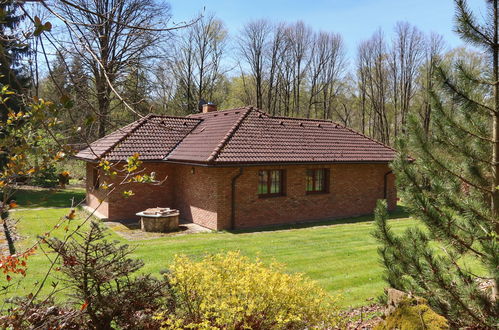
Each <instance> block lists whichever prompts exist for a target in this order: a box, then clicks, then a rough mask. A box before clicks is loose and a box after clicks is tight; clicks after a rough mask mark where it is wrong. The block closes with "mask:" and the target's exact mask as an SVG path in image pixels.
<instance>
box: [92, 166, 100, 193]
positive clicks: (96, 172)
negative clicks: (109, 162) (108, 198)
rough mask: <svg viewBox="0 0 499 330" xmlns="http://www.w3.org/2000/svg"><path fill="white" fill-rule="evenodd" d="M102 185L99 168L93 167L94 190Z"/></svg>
mask: <svg viewBox="0 0 499 330" xmlns="http://www.w3.org/2000/svg"><path fill="white" fill-rule="evenodd" d="M99 186H100V178H99V169H98V168H97V167H94V168H93V169H92V187H93V188H94V190H98V189H99Z"/></svg>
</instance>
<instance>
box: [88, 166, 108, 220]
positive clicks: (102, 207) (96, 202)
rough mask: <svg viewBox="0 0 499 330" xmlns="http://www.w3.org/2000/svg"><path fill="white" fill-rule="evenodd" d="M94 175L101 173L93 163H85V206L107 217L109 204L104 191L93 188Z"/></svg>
mask: <svg viewBox="0 0 499 330" xmlns="http://www.w3.org/2000/svg"><path fill="white" fill-rule="evenodd" d="M96 175H97V176H98V177H100V176H101V175H102V173H101V172H100V171H98V169H97V167H96V166H95V164H93V163H87V181H86V190H87V195H86V203H87V206H89V207H91V208H92V209H94V210H96V212H97V213H99V215H100V216H102V217H105V218H107V217H108V216H109V205H108V201H107V198H106V194H105V192H104V191H102V190H99V189H94V186H93V185H94V182H95V181H94V180H95V179H96Z"/></svg>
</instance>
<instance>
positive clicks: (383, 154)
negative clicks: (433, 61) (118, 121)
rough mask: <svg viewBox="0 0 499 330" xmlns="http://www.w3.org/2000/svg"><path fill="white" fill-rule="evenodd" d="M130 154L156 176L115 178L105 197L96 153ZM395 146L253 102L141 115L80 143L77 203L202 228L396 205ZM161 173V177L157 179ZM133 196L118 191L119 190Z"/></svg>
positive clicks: (113, 215) (113, 157)
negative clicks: (81, 187)
mask: <svg viewBox="0 0 499 330" xmlns="http://www.w3.org/2000/svg"><path fill="white" fill-rule="evenodd" d="M135 153H138V154H139V155H140V159H141V160H142V161H143V165H142V166H143V167H144V170H145V171H147V172H155V174H156V178H157V179H158V180H160V182H161V183H160V184H158V183H156V184H132V187H130V185H126V186H124V187H121V186H119V187H118V188H117V189H116V191H114V192H113V193H112V194H110V195H109V196H107V197H106V195H107V194H108V191H107V190H103V189H102V188H101V187H100V183H101V182H102V181H103V180H105V181H106V182H110V181H112V179H110V178H104V175H103V173H102V171H101V170H100V169H99V168H98V166H97V164H98V162H99V160H100V159H107V160H109V161H110V162H113V163H118V164H119V162H122V161H124V160H126V158H127V157H129V156H131V155H133V154H135ZM395 153H396V152H395V150H394V149H392V148H390V147H388V146H386V145H384V144H382V143H380V142H377V141H375V140H373V139H371V138H368V137H367V136H365V135H362V134H360V133H358V132H355V131H353V130H351V129H349V128H347V127H344V126H342V125H340V124H337V123H334V122H331V121H328V120H315V119H296V118H287V117H274V116H270V115H268V114H266V113H264V112H262V111H260V110H258V109H255V108H253V107H244V108H237V109H230V110H224V111H216V107H215V106H213V105H205V106H204V107H203V111H202V113H199V114H194V115H190V116H188V117H173V116H159V115H148V116H146V117H144V118H142V119H140V120H138V121H136V122H133V123H131V124H129V125H127V126H125V127H123V128H121V129H119V130H117V131H115V132H113V133H111V134H109V135H107V136H105V137H103V138H101V139H99V140H97V141H95V142H93V143H92V144H91V145H90V146H89V147H88V148H86V149H84V150H82V151H80V152H79V153H78V154H77V156H76V157H77V158H79V159H82V160H84V161H86V162H87V205H88V207H90V208H92V209H95V210H96V212H97V214H99V215H100V216H101V217H103V218H107V219H109V220H119V219H131V218H136V216H135V213H137V212H139V211H142V210H144V209H146V208H149V207H156V206H159V207H171V208H176V209H179V210H180V212H181V218H183V219H184V220H186V221H192V222H194V223H197V224H199V225H202V226H204V227H207V228H211V229H217V230H220V229H235V228H249V227H257V226H265V225H275V224H286V223H296V222H304V221H314V220H315V221H316V220H319V219H325V218H328V219H331V218H343V217H351V216H359V215H364V214H370V213H372V212H373V209H374V207H375V203H376V201H377V200H378V199H381V198H386V199H387V201H388V206H389V209H391V210H393V209H394V208H395V206H396V190H395V183H394V176H393V174H392V173H391V171H390V168H389V166H388V164H389V162H390V161H391V160H393V158H394V156H395ZM163 179H164V180H163ZM129 189H131V190H132V191H133V192H134V195H133V196H132V197H129V198H125V197H123V194H122V193H121V192H122V191H123V190H129Z"/></svg>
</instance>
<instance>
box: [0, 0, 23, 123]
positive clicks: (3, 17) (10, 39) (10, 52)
mask: <svg viewBox="0 0 499 330" xmlns="http://www.w3.org/2000/svg"><path fill="white" fill-rule="evenodd" d="M21 5H22V1H17V0H2V1H1V2H0V64H1V65H0V86H5V85H9V89H10V90H11V91H14V92H16V93H17V94H22V93H23V91H24V90H25V89H26V88H28V87H29V77H28V76H27V74H26V70H25V69H24V67H23V65H22V62H21V60H22V58H23V57H25V56H27V55H28V54H29V51H30V50H29V45H28V44H26V43H24V42H23V41H22V40H21V38H20V33H19V31H18V28H19V25H20V24H21V22H22V21H23V19H24V18H25V15H24V14H22V13H21V12H20V7H21ZM8 106H9V107H10V108H11V109H12V110H13V111H16V110H18V109H19V108H20V107H21V101H20V100H19V96H17V97H15V96H13V97H10V99H9V102H8ZM6 111H7V109H6V107H5V106H0V116H6ZM3 118H5V117H3Z"/></svg>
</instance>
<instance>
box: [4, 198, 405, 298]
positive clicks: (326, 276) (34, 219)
mask: <svg viewBox="0 0 499 330" xmlns="http://www.w3.org/2000/svg"><path fill="white" fill-rule="evenodd" d="M21 206H22V205H21ZM68 212H69V210H68V209H52V210H37V211H35V210H25V211H18V212H15V215H14V216H15V217H16V218H19V219H20V220H19V223H18V230H19V232H20V233H21V234H22V235H23V237H24V240H23V241H22V242H19V243H18V244H17V246H18V247H19V248H25V247H27V246H29V245H30V244H32V243H33V242H34V240H35V239H36V236H37V235H39V234H43V233H44V232H46V231H47V230H49V229H50V228H52V227H53V226H54V225H55V224H56V223H57V222H58V221H60V219H61V218H62V217H64V215H65V214H67V213H68ZM392 218H393V219H392V220H390V223H391V225H392V227H393V228H394V230H396V231H401V230H403V229H405V228H407V227H408V226H411V225H414V224H415V221H414V220H412V219H408V218H406V215H405V214H404V213H403V212H402V211H399V212H397V213H395V214H393V215H392ZM80 221H81V220H78V219H77V220H73V221H72V223H73V224H72V226H74V225H75V224H77V223H80ZM372 230H373V223H372V218H371V217H363V218H356V219H348V220H341V221H340V220H336V221H329V222H323V223H321V224H319V225H314V226H310V225H308V226H298V227H295V228H290V227H288V228H285V227H281V228H277V229H274V230H265V231H254V232H248V231H246V232H214V233H203V234H192V235H185V236H177V237H166V238H158V239H151V240H143V241H126V240H124V239H123V238H121V237H119V236H117V235H116V234H114V233H113V232H109V234H110V237H111V238H113V239H116V240H118V241H120V242H126V243H128V244H130V245H131V246H132V247H134V248H135V251H134V255H135V256H136V257H137V258H141V259H142V260H143V261H144V262H145V267H144V268H143V270H142V271H143V272H145V273H152V274H158V275H159V272H160V271H161V270H163V269H166V268H168V265H169V263H170V262H171V261H172V258H173V257H174V256H175V255H176V254H186V255H188V256H191V257H193V258H199V257H202V256H203V255H205V254H207V253H215V252H220V251H229V250H239V251H240V252H241V253H242V254H244V255H247V256H250V257H260V258H261V259H262V260H263V261H265V262H272V261H277V262H280V263H283V264H284V265H285V267H286V269H287V270H288V271H289V272H301V273H305V274H306V275H307V276H308V277H310V278H312V279H314V280H315V281H317V282H318V283H319V285H321V286H322V287H323V288H325V289H326V290H328V291H329V292H330V293H332V294H340V295H341V296H342V303H341V304H342V306H343V307H347V306H359V305H363V304H366V303H367V301H366V299H368V298H373V297H376V296H377V295H379V294H380V293H382V291H383V288H384V287H385V283H384V282H383V280H382V278H381V277H382V268H381V266H380V263H379V257H378V254H377V251H376V250H377V244H376V242H375V240H374V239H373V238H372V236H371V232H372ZM62 234H63V227H61V228H59V229H57V230H56V231H55V232H54V235H56V236H57V235H62ZM47 266H48V262H47V259H46V257H45V256H43V254H42V253H40V252H38V253H37V254H36V255H35V256H33V257H31V259H30V261H29V275H28V276H27V278H26V279H25V280H24V281H23V284H22V287H20V288H19V289H18V290H17V292H18V293H21V292H24V293H29V292H31V291H32V287H33V285H34V283H35V281H36V280H40V279H41V278H42V276H43V274H44V272H45V271H46V269H47ZM2 280H3V279H1V280H0V285H1V281H2ZM51 281H52V279H51ZM49 283H50V282H49ZM47 290H48V289H47Z"/></svg>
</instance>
